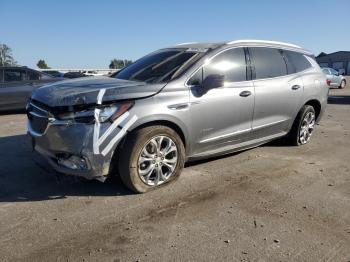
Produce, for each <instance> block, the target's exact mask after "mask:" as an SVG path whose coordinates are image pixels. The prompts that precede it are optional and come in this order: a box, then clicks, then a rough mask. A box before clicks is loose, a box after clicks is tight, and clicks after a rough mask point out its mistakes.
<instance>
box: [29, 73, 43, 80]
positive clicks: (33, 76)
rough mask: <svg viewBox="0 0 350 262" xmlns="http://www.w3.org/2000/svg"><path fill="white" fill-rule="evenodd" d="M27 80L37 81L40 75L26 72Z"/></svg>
mask: <svg viewBox="0 0 350 262" xmlns="http://www.w3.org/2000/svg"><path fill="white" fill-rule="evenodd" d="M27 79H28V80H39V79H40V74H39V73H37V72H34V71H27Z"/></svg>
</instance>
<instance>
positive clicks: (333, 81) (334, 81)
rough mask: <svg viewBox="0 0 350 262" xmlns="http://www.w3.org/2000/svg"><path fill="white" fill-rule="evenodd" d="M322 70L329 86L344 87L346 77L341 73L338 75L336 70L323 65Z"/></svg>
mask: <svg viewBox="0 0 350 262" xmlns="http://www.w3.org/2000/svg"><path fill="white" fill-rule="evenodd" d="M322 71H323V73H324V74H325V75H326V76H327V80H328V81H329V85H330V86H331V87H338V88H345V86H346V79H345V77H344V76H343V75H340V74H339V72H338V71H337V70H334V69H333V68H329V67H325V68H322Z"/></svg>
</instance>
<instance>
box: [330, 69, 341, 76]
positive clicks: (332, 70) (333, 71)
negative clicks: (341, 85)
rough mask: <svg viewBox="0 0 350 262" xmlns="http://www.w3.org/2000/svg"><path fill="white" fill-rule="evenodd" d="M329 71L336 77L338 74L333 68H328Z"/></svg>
mask: <svg viewBox="0 0 350 262" xmlns="http://www.w3.org/2000/svg"><path fill="white" fill-rule="evenodd" d="M329 70H330V71H331V73H332V75H338V74H339V72H338V71H336V70H334V69H333V68H330V69H329Z"/></svg>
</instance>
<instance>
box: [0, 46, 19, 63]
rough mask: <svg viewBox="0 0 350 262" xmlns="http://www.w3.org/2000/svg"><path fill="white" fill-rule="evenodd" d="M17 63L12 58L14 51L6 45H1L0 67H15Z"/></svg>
mask: <svg viewBox="0 0 350 262" xmlns="http://www.w3.org/2000/svg"><path fill="white" fill-rule="evenodd" d="M16 64H17V62H16V61H15V59H14V58H13V57H12V49H11V48H10V47H8V46H7V45H5V44H0V66H13V65H16Z"/></svg>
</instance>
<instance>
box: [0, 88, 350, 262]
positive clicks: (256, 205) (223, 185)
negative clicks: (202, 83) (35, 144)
mask: <svg viewBox="0 0 350 262" xmlns="http://www.w3.org/2000/svg"><path fill="white" fill-rule="evenodd" d="M0 149H1V150H0V218H1V219H0V254H1V259H0V260H1V261H168V260H169V261H175V260H176V261H179V260H180V261H193V260H198V261H203V260H206V261H349V260H350V161H349V160H350V88H349V87H347V88H346V89H345V90H335V89H334V90H331V93H330V99H329V105H328V108H327V111H326V114H325V115H324V118H323V121H322V122H321V123H320V125H319V126H317V129H316V131H315V133H314V135H313V138H312V141H311V143H310V144H308V145H306V146H302V147H290V146H287V145H284V144H283V142H280V141H277V142H273V143H270V144H267V145H265V146H261V147H258V148H255V149H252V150H247V151H244V152H241V153H237V154H232V155H228V156H225V157H220V158H216V159H210V160H208V161H201V162H196V163H192V164H190V165H188V166H187V167H186V168H185V169H184V172H183V173H182V176H181V177H180V178H179V179H178V181H177V182H176V183H173V184H171V185H170V186H166V187H163V188H161V189H159V190H155V191H152V192H150V193H147V194H143V195H136V194H132V193H130V192H129V191H128V190H126V189H125V188H124V187H123V186H122V185H121V182H120V181H119V180H118V178H114V179H112V180H107V182H106V183H100V182H98V181H85V180H81V179H77V178H75V177H66V176H63V175H56V174H50V173H48V172H47V171H45V170H42V169H41V168H40V167H38V166H37V165H36V164H35V162H34V161H33V160H32V153H31V147H30V143H29V141H28V140H27V137H26V116H25V115H24V114H3V115H0Z"/></svg>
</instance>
